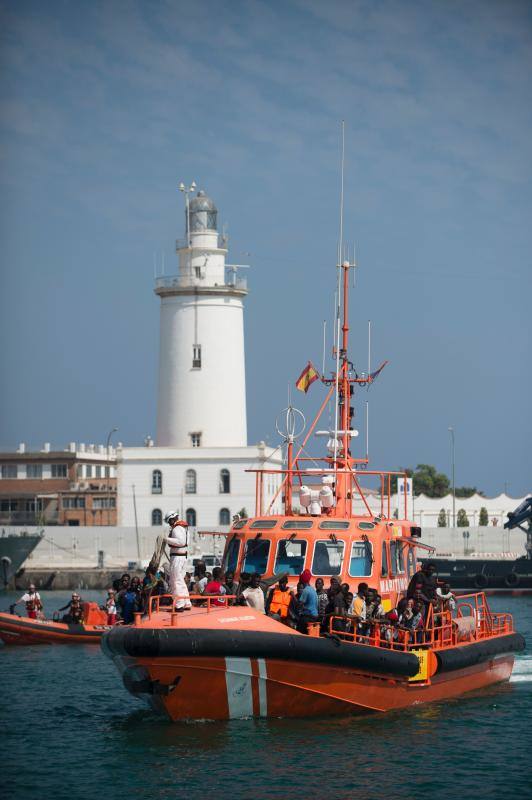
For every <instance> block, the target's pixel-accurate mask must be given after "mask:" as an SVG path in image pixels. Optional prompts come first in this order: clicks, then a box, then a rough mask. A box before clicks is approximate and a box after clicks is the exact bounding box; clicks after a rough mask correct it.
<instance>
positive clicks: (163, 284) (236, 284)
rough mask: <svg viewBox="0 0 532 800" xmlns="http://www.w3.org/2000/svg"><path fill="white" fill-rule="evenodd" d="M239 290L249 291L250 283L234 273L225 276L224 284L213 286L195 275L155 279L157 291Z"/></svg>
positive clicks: (167, 276)
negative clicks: (193, 289)
mask: <svg viewBox="0 0 532 800" xmlns="http://www.w3.org/2000/svg"><path fill="white" fill-rule="evenodd" d="M195 287H197V288H198V289H200V288H205V289H237V290H238V291H244V292H245V291H247V287H248V283H247V280H246V278H238V277H235V276H234V274H233V273H232V272H228V273H227V274H226V276H225V281H224V283H221V284H212V283H210V282H208V281H206V280H205V278H197V277H196V276H195V275H163V276H161V277H160V278H156V279H155V289H156V290H157V289H190V288H195Z"/></svg>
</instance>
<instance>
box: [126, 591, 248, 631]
mask: <svg viewBox="0 0 532 800" xmlns="http://www.w3.org/2000/svg"><path fill="white" fill-rule="evenodd" d="M180 600H190V601H191V602H192V604H193V606H198V607H202V608H206V609H207V613H209V612H210V611H213V610H214V609H215V608H227V607H228V606H229V602H228V601H229V600H236V595H235V594H207V595H205V594H189V595H186V596H185V595H177V594H158V595H155V597H150V601H149V603H148V608H147V617H148V619H152V617H153V615H154V614H158V613H159V612H161V611H162V612H164V611H166V612H168V613H169V614H172V624H173V625H174V624H175V625H177V621H178V618H179V617H180V615H181V614H180V612H179V611H176V609H175V605H176V602H178V601H180ZM142 616H143V614H142V612H141V611H138V612H137V613H136V614H135V625H139V624H140V620H141V619H142ZM174 617H175V619H174Z"/></svg>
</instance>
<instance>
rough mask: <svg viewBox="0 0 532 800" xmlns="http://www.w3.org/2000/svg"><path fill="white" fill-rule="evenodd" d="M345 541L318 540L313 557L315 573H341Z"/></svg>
mask: <svg viewBox="0 0 532 800" xmlns="http://www.w3.org/2000/svg"><path fill="white" fill-rule="evenodd" d="M344 547H345V542H333V541H332V539H324V540H320V541H317V542H316V544H315V545H314V557H313V559H312V574H313V575H339V574H340V572H341V570H342V561H343V559H344Z"/></svg>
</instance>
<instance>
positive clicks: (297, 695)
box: [115, 655, 514, 721]
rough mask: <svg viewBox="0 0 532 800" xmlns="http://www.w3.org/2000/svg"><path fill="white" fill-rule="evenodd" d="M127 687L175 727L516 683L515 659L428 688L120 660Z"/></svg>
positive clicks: (418, 699) (355, 707)
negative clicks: (181, 723)
mask: <svg viewBox="0 0 532 800" xmlns="http://www.w3.org/2000/svg"><path fill="white" fill-rule="evenodd" d="M115 661H116V664H117V666H118V668H119V670H120V671H121V672H122V677H123V680H124V685H125V686H126V688H128V689H129V691H130V692H131V693H132V694H134V695H138V696H144V697H145V698H146V699H147V700H148V702H149V704H150V705H151V707H152V708H153V709H154V710H156V711H158V712H160V713H162V714H164V715H165V716H167V717H168V718H170V719H171V720H172V721H178V720H190V719H215V720H227V719H242V718H248V717H314V716H321V715H338V714H347V713H349V714H363V713H369V712H379V713H383V712H386V711H392V710H396V709H403V708H407V707H409V706H413V705H417V704H419V703H430V702H436V701H439V700H447V699H450V698H453V697H458V696H460V695H463V694H466V693H467V692H473V691H476V690H479V689H484V688H486V687H488V686H491V685H493V684H497V683H502V682H503V681H507V680H508V679H509V678H510V675H511V673H512V668H513V663H514V656H513V655H503V656H498V657H496V658H493V659H491V660H490V661H488V662H485V663H482V664H477V665H475V666H471V667H467V668H465V669H461V670H457V671H454V672H452V673H442V674H441V675H436V676H434V677H433V678H432V680H431V681H430V683H429V682H421V683H412V682H409V681H408V680H407V679H405V678H390V677H388V678H386V677H383V676H377V675H367V674H362V673H360V672H357V671H354V670H347V669H341V668H333V667H330V666H321V667H320V666H316V665H315V664H312V665H305V664H294V663H291V664H287V663H286V662H284V661H276V660H274V659H255V658H212V659H209V658H182V659H180V658H173V659H164V660H163V659H155V660H151V659H127V658H117V659H116V660H115Z"/></svg>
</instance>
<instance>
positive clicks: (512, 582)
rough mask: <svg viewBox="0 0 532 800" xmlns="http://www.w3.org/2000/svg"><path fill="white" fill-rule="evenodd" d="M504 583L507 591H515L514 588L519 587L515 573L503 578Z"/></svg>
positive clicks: (518, 579)
mask: <svg viewBox="0 0 532 800" xmlns="http://www.w3.org/2000/svg"><path fill="white" fill-rule="evenodd" d="M504 582H505V584H506V586H508V588H509V589H515V587H516V586H519V583H520V582H521V578H520V577H519V575H518V574H517V572H509V573H508V575H506V576H505V578H504Z"/></svg>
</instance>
